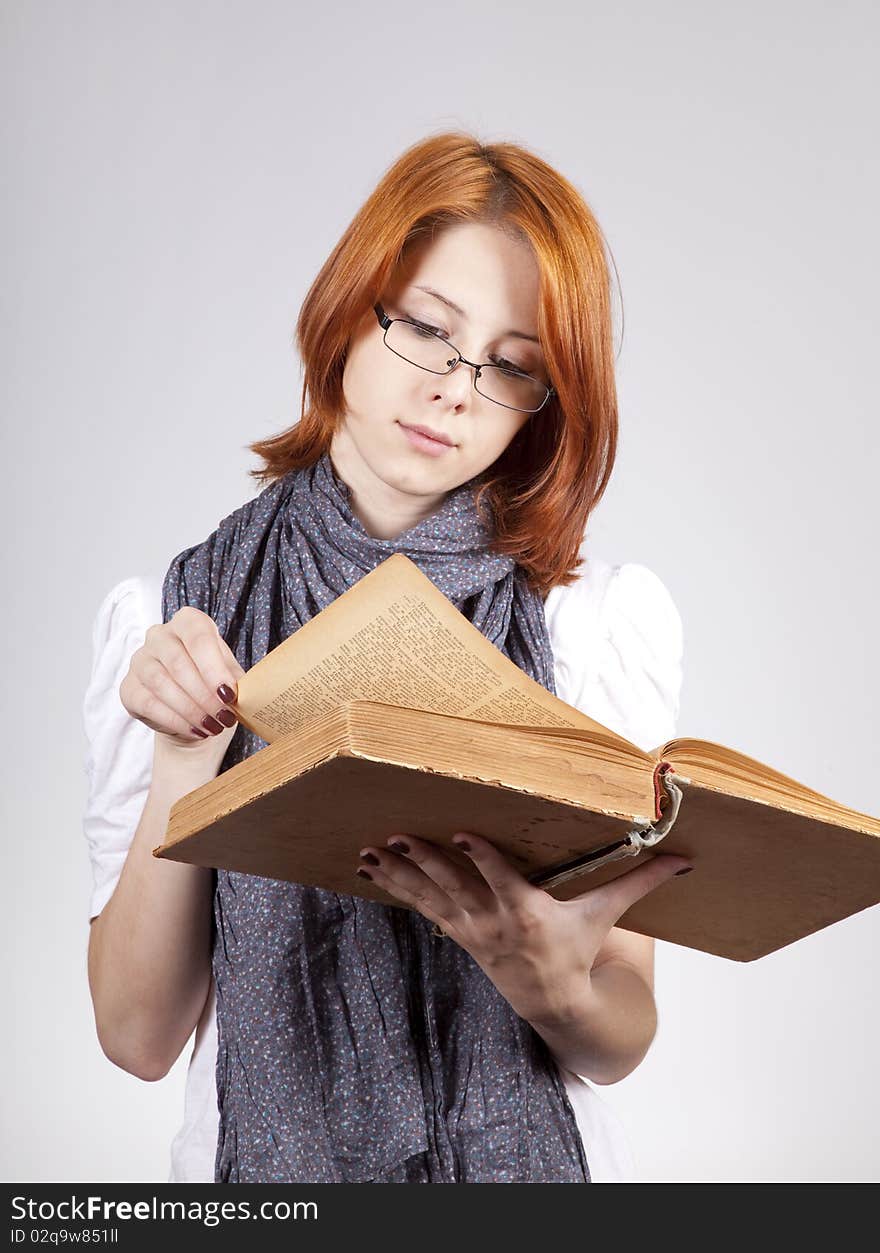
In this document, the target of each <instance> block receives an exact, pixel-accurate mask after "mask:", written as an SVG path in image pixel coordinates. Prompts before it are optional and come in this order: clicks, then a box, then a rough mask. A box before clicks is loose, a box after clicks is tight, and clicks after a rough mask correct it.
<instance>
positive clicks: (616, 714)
mask: <svg viewBox="0 0 880 1253" xmlns="http://www.w3.org/2000/svg"><path fill="white" fill-rule="evenodd" d="M545 612H546V616H547V624H548V628H549V632H550V639H551V643H552V646H553V653H554V659H555V666H554V669H555V678H556V689H557V694H558V695H559V697H560V699H561V700H564V701H566V702H567V704H569V705H573V706H575V707H576V708H577V709H580V710H581V712H583V713H585V714H587V715H588V717H590V718H594V719H595V720H596V721H597V722H601V723H602V724H603V725H604V726H607V727H610V728H611V730H613V731H617V732H618V733H619V734H621V735H623V736H625V737H626V738H627V739H628V740H630V741H631V742H632V743H633V744H636V745H637V746H638V747H639V748H642V749H645V750H650V749H654V748H657V747H658V746H659V745H661V744H664V743H665V742H666V741H667V740H670V739H672V738H673V737H674V736H675V734H676V724H677V720H678V712H679V702H680V693H681V683H682V624H681V619H680V617H679V614H678V611H677V609H676V607H675V604H674V602H673V600H672V598H671V596H670V594H669V592H668V591H667V589H666V587H665V585H664V584H663V583H662V582H661V581H660V579H659V578H658V577H657V575H656V574H654V573H653V572H652V571H651V570H649V569H647V567H645V566H642V565H638V564H635V563H626V564H624V565H620V566H611V565H610V564H609V563H608V562H606V561H603V560H602V559H601V558H599V557H595V556H592V555H589V556H586V557H584V558H583V560H582V562H581V565H580V566H579V568H578V579H577V581H576V582H575V583H573V584H571V585H570V586H569V587H554V588H553V589H552V591H551V592H550V593H549V595H548V596H547V599H546V602H545ZM161 621H162V579H161V578H159V577H155V576H154V577H135V578H128V579H124V580H123V581H122V582H121V583H117V584H116V586H115V587H113V588H111V590H110V591H109V592H108V593H107V595H106V596H105V597H104V599H103V601H102V602H101V605H100V607H99V609H98V612H97V615H96V617H95V620H94V624H93V627H92V669H91V678H90V680H89V684H88V687H87V689H86V692H85V696H84V700H83V724H84V729H85V734H86V741H87V749H86V757H85V771H86V776H87V779H88V798H87V802H86V809H85V814H84V816H83V829H84V833H85V837H86V842H87V844H88V850H89V859H90V861H91V866H92V874H93V883H94V886H93V889H92V894H91V902H90V906H89V917H90V918H94V917H96V916H97V915H98V914H99V913H100V912H101V910H102V909H103V908H104V906H105V905H106V903H107V901H108V900H109V899H110V897H111V896H112V895H113V891H114V888H115V887H116V884H117V882H118V880H119V876H120V874H121V872H122V867H123V864H124V862H125V859H126V856H127V854H128V849H129V847H130V845H131V842H132V840H133V838H134V834H135V831H136V830H137V825H138V823H139V821H140V817H141V813H142V812H143V807H144V802H145V800H146V797H147V791H148V789H149V786H150V774H151V770H152V760H153V732H152V731H151V730H150V729H149V727H147V726H145V725H144V724H143V723H142V722H139V721H138V720H137V719H136V718H132V717H131V716H130V715H129V714H128V711H127V710H126V709H125V707H124V706H123V704H122V702H121V701H120V699H119V686H120V684H121V683H122V680H123V679H124V678H125V675H126V674H127V673H128V668H129V664H130V661H131V657H132V654H133V653H134V652H135V651H136V650H137V649H138V648H140V647H141V646H142V644H143V642H144V636H145V633H146V630H147V628H148V627H149V626H151V625H152V624H153V623H160V622H161ZM218 707H219V704H218ZM216 1059H217V1018H216V1000H215V990H214V982H213V978H212V980H211V986H210V990H209V993H208V998H207V1000H206V1002H205V1006H204V1009H203V1010H202V1015H201V1018H200V1020H199V1023H198V1026H197V1027H196V1033H195V1045H194V1047H193V1052H192V1055H191V1057H190V1062H189V1069H188V1071H187V1079H186V1090H185V1096H184V1118H183V1125H182V1127H181V1128H180V1130H179V1131H178V1133H177V1135H176V1136H175V1137H174V1140H173V1142H172V1144H171V1170H170V1174H169V1177H168V1182H169V1183H213V1181H214V1155H215V1152H216V1147H217V1136H218V1129H219V1114H218V1107H217V1089H216V1080H215V1064H216ZM560 1073H561V1075H562V1078H563V1081H564V1083H565V1088H566V1091H567V1092H568V1096H569V1099H570V1101H571V1103H572V1107H573V1109H574V1113H575V1117H576V1120H577V1124H578V1128H579V1130H580V1133H581V1137H582V1139H583V1143H584V1151H585V1154H586V1158H587V1162H588V1164H589V1167H590V1175H591V1178H592V1180H593V1181H594V1182H595V1183H610V1182H634V1181H635V1179H636V1174H635V1169H634V1164H633V1160H632V1155H631V1153H630V1149H629V1145H628V1143H627V1138H626V1135H625V1133H624V1129H623V1127H622V1125H621V1123H620V1121H619V1119H618V1117H617V1115H616V1114H615V1112H614V1111H613V1110H612V1108H611V1107H610V1105H609V1104H608V1103H607V1102H606V1101H604V1100H603V1099H602V1098H601V1097H600V1095H599V1093H598V1092H597V1091H596V1089H595V1087H594V1086H593V1085H592V1083H591V1082H590V1081H589V1080H587V1079H585V1078H583V1077H581V1076H580V1075H575V1074H573V1073H572V1072H570V1071H568V1070H565V1069H564V1068H562V1067H560Z"/></svg>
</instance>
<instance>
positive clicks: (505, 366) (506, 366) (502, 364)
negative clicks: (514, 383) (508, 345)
mask: <svg viewBox="0 0 880 1253" xmlns="http://www.w3.org/2000/svg"><path fill="white" fill-rule="evenodd" d="M495 364H496V365H497V366H498V367H499V368H500V369H502V370H514V371H515V372H516V373H517V374H528V370H527V369H526V367H525V366H524V365H517V364H516V362H514V361H507V360H505V358H504V357H497V358H496V359H495Z"/></svg>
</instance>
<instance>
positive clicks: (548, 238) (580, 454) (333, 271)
mask: <svg viewBox="0 0 880 1253" xmlns="http://www.w3.org/2000/svg"><path fill="white" fill-rule="evenodd" d="M459 222H482V223H488V224H491V225H493V226H497V227H498V228H500V229H502V230H505V231H506V232H508V233H510V234H512V235H513V236H514V237H516V238H521V239H523V240H524V241H526V242H527V243H529V244H530V245H531V247H532V249H533V252H534V255H535V258H536V260H537V264H538V267H539V271H540V295H539V308H538V335H539V337H540V340H541V347H542V349H543V352H544V355H545V359H546V361H547V366H548V369H549V373H550V378H551V379H552V381H553V385H554V387H555V389H556V392H557V394H556V395H555V396H552V397H551V398H550V400H548V401H547V403H546V405H545V407H544V408H543V409H542V410H540V412H539V414H538V415H536V416H535V417H534V418H531V419H529V421H527V422H526V423H525V424H524V425H523V426H522V427H521V428H520V430H519V431H518V432H517V434H516V435H515V436H514V438H513V440H512V441H511V442H510V444H509V445H508V447H507V448H506V449H505V450H504V452H503V453H502V454H501V456H500V457H498V458H497V460H496V461H495V462H494V463H493V464H492V466H491V467H490V468H489V469H488V470H487V471H486V472H485V473H484V474H482V475H480V476H478V477H479V485H478V487H477V489H476V491H475V500H476V502H477V506H478V508H480V509H482V507H483V501H484V498H485V503H486V504H487V505H488V508H489V511H490V512H489V515H488V517H489V518H490V519H491V520H490V523H489V525H490V529H491V531H492V532H493V542H492V548H493V549H494V550H495V551H496V552H502V553H506V554H509V555H511V556H513V557H514V559H515V560H516V561H517V562H518V564H519V565H521V566H522V567H523V568H524V570H525V572H526V575H527V577H528V580H529V583H530V584H531V586H532V587H533V588H534V589H535V590H536V591H537V592H538V593H539V594H540V595H542V596H544V595H546V594H547V592H548V591H549V590H550V589H551V588H552V587H554V586H556V585H557V584H562V585H563V586H568V585H569V584H570V583H572V582H574V579H575V568H576V566H577V562H578V555H579V551H580V548H581V545H582V543H583V540H584V535H585V530H586V525H587V521H588V519H589V517H590V514H591V513H592V511H593V510H594V509H595V507H596V505H597V504H598V503H599V501H600V500H601V498H602V495H603V493H604V491H605V488H606V486H607V484H608V480H609V478H610V477H611V471H612V468H613V466H614V459H615V455H616V451H617V392H616V386H615V379H614V357H613V348H612V327H611V323H612V317H611V293H610V281H609V269H608V264H607V262H606V245H605V241H604V237H603V235H602V231H601V229H600V227H599V225H598V223H597V221H596V219H595V218H594V216H593V214H592V212H591V210H590V208H589V207H588V205H587V204H586V202H585V201H584V199H583V197H582V196H581V194H580V193H579V192H578V191H577V189H576V188H575V187H574V186H573V185H572V184H571V183H569V182H568V181H567V180H566V179H565V178H563V177H562V175H561V174H558V173H557V172H556V170H554V169H553V168H552V167H551V166H549V165H548V164H547V163H546V162H544V161H543V160H541V158H539V157H537V156H535V155H534V154H533V153H531V152H528V151H526V150H525V149H524V148H521V147H519V146H518V145H516V144H509V143H498V144H482V143H480V142H479V141H478V140H477V139H475V138H474V137H473V136H471V135H467V134H462V133H445V134H439V135H434V136H431V137H429V138H427V139H424V140H422V141H420V142H418V143H416V144H414V145H413V146H412V147H410V148H408V149H407V150H406V151H405V152H404V153H403V155H402V156H401V157H400V158H399V159H398V160H397V161H395V162H394V164H393V165H392V166H391V168H390V169H389V170H388V171H387V172H386V174H385V175H384V177H383V178H382V180H381V182H380V183H379V184H378V185H377V187H376V188H375V190H374V191H373V192H372V194H371V195H370V196H369V198H368V199H367V200H366V202H365V203H364V205H363V206H362V207H361V209H359V211H358V212H357V214H356V215H355V217H354V219H353V220H352V222H351V224H350V225H349V226H348V228H347V229H346V231H345V233H344V234H343V236H342V238H341V239H340V240H339V242H338V244H337V245H336V247H335V248H334V249H333V252H332V253H331V254H330V256H329V257H328V258H327V260H326V262H325V263H324V265H323V266H322V268H321V271H320V273H319V274H318V276H317V277H316V278H315V280H314V282H313V283H312V286H311V288H310V289H309V292H308V294H307V295H306V298H305V301H304V302H303V305H302V308H301V310H300V314H299V318H298V320H297V325H296V344H297V347H298V349H299V353H300V357H301V359H302V361H303V363H304V370H305V376H304V381H303V390H302V416H301V418H300V420H299V422H298V423H297V424H296V425H295V426H293V427H291V428H290V429H289V430H287V431H283V432H282V433H281V434H279V435H276V436H273V437H270V438H268V439H263V440H258V441H256V442H255V443H253V444H249V445H248V448H249V449H250V450H251V452H254V453H256V454H257V456H259V457H262V458H263V460H264V462H265V465H264V466H263V467H262V468H261V469H258V470H251V471H250V472H249V473H250V475H251V476H252V477H253V478H255V479H257V480H259V481H260V482H261V483H262V484H264V485H265V484H268V483H271V482H274V481H276V480H277V479H279V478H281V477H282V476H283V475H285V474H287V473H289V472H290V471H291V470H294V469H298V468H300V467H302V466H307V465H311V464H313V463H314V462H315V461H317V459H318V458H319V457H320V456H321V455H322V454H323V453H324V452H326V451H328V450H329V448H330V441H331V439H332V436H333V433H334V431H335V429H336V427H337V425H338V424H339V423H340V422H341V421H342V420H343V419H344V414H345V402H344V397H343V390H342V375H343V369H344V363H345V352H346V348H347V346H348V344H349V341H350V339H351V335H352V333H353V331H354V328H355V327H356V326H357V325H358V323H359V322H360V320H361V319H362V318H363V316H364V314H365V313H366V312H367V310H369V309H370V308H371V307H372V306H373V305H374V304H375V303H376V302H377V301H379V300H381V297H382V293H383V291H384V289H385V287H386V286H387V285H388V283H389V281H390V279H391V277H392V275H393V273H394V271H395V268H396V266H397V265H398V263H399V262H400V261H401V260H402V258H403V256H404V253H405V250H406V249H407V248H408V247H409V246H410V245H411V244H413V243H415V242H416V241H418V240H421V239H423V238H424V237H426V236H428V235H430V234H431V233H432V232H434V231H435V230H439V229H442V228H443V227H444V226H449V225H452V224H454V223H459ZM608 255H609V256H610V250H609V253H608ZM612 264H613V260H612ZM486 516H487V515H485V514H484V518H485V517H486Z"/></svg>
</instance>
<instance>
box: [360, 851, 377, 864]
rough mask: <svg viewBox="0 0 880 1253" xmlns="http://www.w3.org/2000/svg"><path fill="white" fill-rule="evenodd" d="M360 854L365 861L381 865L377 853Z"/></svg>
mask: <svg viewBox="0 0 880 1253" xmlns="http://www.w3.org/2000/svg"><path fill="white" fill-rule="evenodd" d="M359 856H360V857H362V858H363V860H364V861H366V862H369V864H370V865H371V866H378V865H379V858H378V857H377V856H376V855H375V853H361V854H359Z"/></svg>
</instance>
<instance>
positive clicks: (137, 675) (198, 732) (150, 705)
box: [119, 605, 246, 769]
mask: <svg viewBox="0 0 880 1253" xmlns="http://www.w3.org/2000/svg"><path fill="white" fill-rule="evenodd" d="M245 673H246V671H245V670H243V669H242V667H241V666H240V665H239V664H238V661H237V659H236V657H235V655H234V654H233V652H232V650H231V648H230V647H229V645H228V644H227V643H226V641H225V640H224V639H223V637H222V636H221V634H220V632H219V631H218V630H217V624H216V623H215V622H214V620H213V618H211V617H210V616H209V615H208V614H206V613H202V611H201V610H200V609H194V608H193V607H192V606H191V605H182V606H181V608H180V609H178V610H177V612H176V613H175V614H174V616H173V617H172V618H171V620H170V621H169V622H166V623H158V624H156V625H155V626H151V627H148V629H147V632H146V636H145V638H144V643H143V646H142V647H141V648H139V649H138V650H137V652H135V654H134V655H133V657H132V659H131V665H130V666H129V670H128V673H127V674H126V676H125V678H124V679H123V680H122V683H121V684H120V687H119V698H120V700H121V701H122V703H123V705H124V706H125V708H126V709H127V710H128V712H129V713H130V714H131V716H132V717H133V718H137V719H138V721H140V722H143V723H144V724H145V725H146V726H148V727H149V728H150V729H151V730H153V731H155V732H156V733H157V747H158V746H159V745H160V744H161V745H162V746H163V748H165V747H167V748H168V749H169V750H171V751H174V752H178V751H179V752H182V753H184V754H186V758H187V760H193V761H195V760H199V761H210V763H212V764H213V763H214V762H215V760H216V767H217V768H218V769H219V766H220V763H221V762H222V760H223V757H224V755H225V753H226V749H227V748H228V747H229V741H230V740H231V739H232V737H233V736H234V735H235V731H236V728H237V726H238V720H237V719H236V717H235V714H234V713H233V712H232V711H231V710H230V709H228V708H226V706H228V705H229V704H230V703H231V701H230V700H227V699H224V698H223V697H222V696H221V695H220V694H219V692H218V688H219V687H220V686H221V684H225V685H226V687H228V688H229V689H230V690H231V692H232V701H234V700H235V699H236V698H237V696H238V681H239V679H241V678H242V677H243V676H244V675H245ZM227 721H229V722H230V723H231V725H229V726H226V725H225V723H226V722H227Z"/></svg>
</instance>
